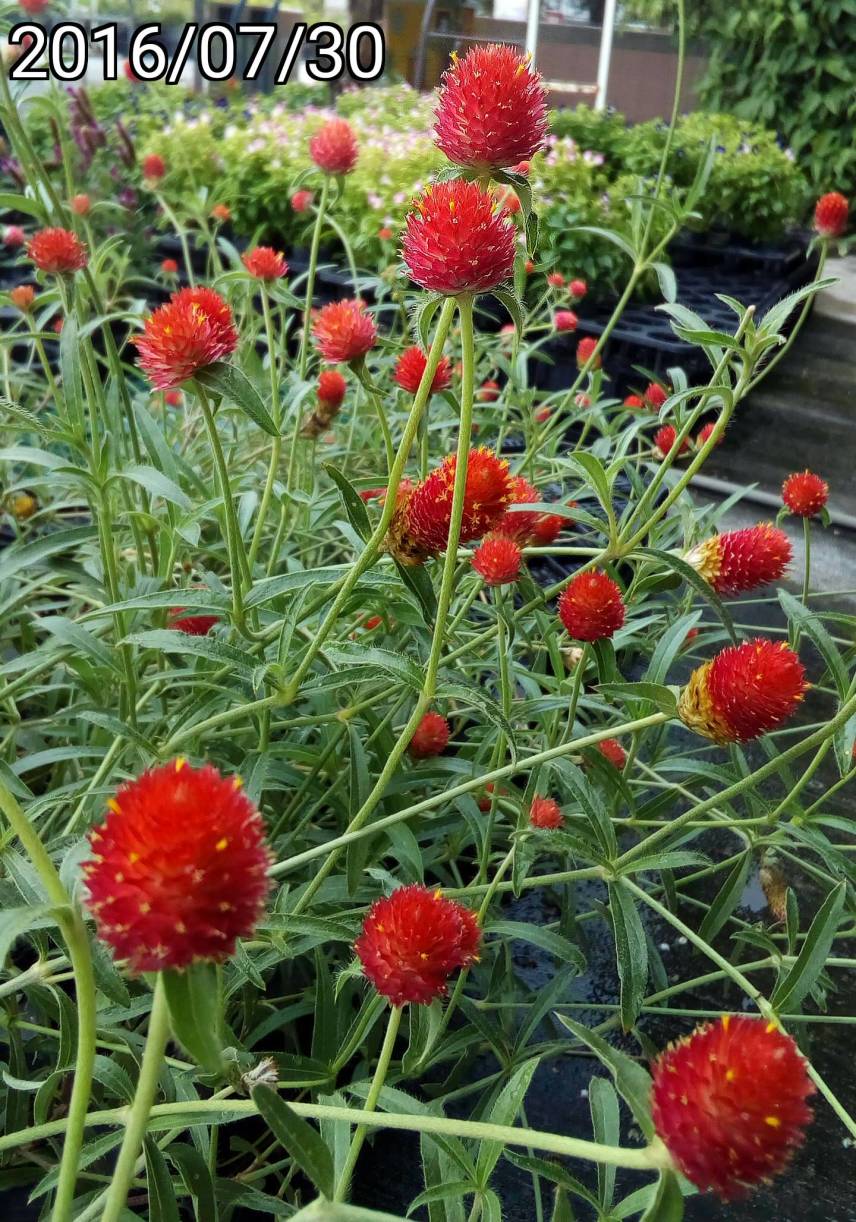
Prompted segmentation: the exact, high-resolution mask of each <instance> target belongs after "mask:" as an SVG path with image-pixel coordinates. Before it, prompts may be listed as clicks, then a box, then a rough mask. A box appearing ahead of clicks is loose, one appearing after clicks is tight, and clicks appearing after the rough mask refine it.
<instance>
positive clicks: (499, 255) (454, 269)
mask: <svg viewBox="0 0 856 1222" xmlns="http://www.w3.org/2000/svg"><path fill="white" fill-rule="evenodd" d="M514 251H515V228H514V225H513V224H512V222H511V221H510V220H509V219H508V216H507V215H506V214H505V213H504V212H503V211H502V210H501V209H499V208H497V205H496V200H495V199H494V198H493V196H492V195H490V194H489V193H488V192H487V191H483V190H482V189H481V187H480V186H479V185H478V183H475V182H466V181H465V180H464V179H462V178H456V179H454V180H453V181H451V182H440V183H435V184H434V185H433V186H431V187H429V188H428V189H427V191H425V193H424V194H423V195H422V197H421V198H420V199H418V200H417V201H416V205H415V208H414V210H413V212H410V213H408V216H407V224H406V227H405V230H404V238H403V240H402V256H403V258H404V263H405V265H406V267H407V271H408V273H409V275H410V278H411V280H413V281H415V282H416V284H418V285H420V286H421V287H422V288H424V289H427V290H428V291H429V292H431V293H443V294H445V295H447V296H453V295H454V294H456V293H486V292H488V290H490V289H492V288H496V286H497V285H498V284H502V282H503V281H504V280H508V279H509V277H510V276H511V273H512V271H513V270H514Z"/></svg>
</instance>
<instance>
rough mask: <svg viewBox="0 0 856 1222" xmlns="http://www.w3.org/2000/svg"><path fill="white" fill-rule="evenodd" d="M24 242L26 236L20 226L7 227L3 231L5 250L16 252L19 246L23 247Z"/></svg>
mask: <svg viewBox="0 0 856 1222" xmlns="http://www.w3.org/2000/svg"><path fill="white" fill-rule="evenodd" d="M26 240H27V235H26V234H25V233H24V231H23V229H22V228H21V226H20V225H7V226H6V228H5V229H4V230H3V245H4V246H5V247H6V249H7V250H17V248H18V247H19V246H23V245H24V243H25V242H26Z"/></svg>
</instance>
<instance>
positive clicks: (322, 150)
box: [309, 119, 359, 174]
mask: <svg viewBox="0 0 856 1222" xmlns="http://www.w3.org/2000/svg"><path fill="white" fill-rule="evenodd" d="M358 153H359V150H358V148H357V138H356V136H355V135H354V129H353V128H352V127H351V125H350V123H347V122H346V121H345V120H344V119H328V121H327V122H326V123H325V124H324V126H323V127H322V128H321V129H320V131H317V132H316V133H315V135H314V136H313V137H312V139H311V140H310V141H309V156H310V157H311V158H312V160H313V161H314V162H315V164H316V165H317V166H318V168H319V169H320V170H323V171H324V173H325V174H350V172H351V170H352V169H353V168H354V166H355V165H356V164H357V156H358Z"/></svg>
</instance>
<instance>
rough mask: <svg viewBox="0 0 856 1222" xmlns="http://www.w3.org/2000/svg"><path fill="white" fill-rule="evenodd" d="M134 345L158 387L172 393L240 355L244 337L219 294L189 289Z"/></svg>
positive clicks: (181, 292) (149, 324)
mask: <svg viewBox="0 0 856 1222" xmlns="http://www.w3.org/2000/svg"><path fill="white" fill-rule="evenodd" d="M133 343H135V344H136V345H137V349H138V351H139V354H140V366H141V367H142V369H143V371H144V372H145V374H146V376H147V377H148V379H149V381H150V382H151V383H152V385H153V386H155V387H157V389H158V390H171V389H172V387H173V386H178V385H179V383H181V382H186V381H187V379H188V378H192V377H193V375H194V374H195V373H198V372H199V370H200V369H205V368H206V366H208V365H213V364H214V362H215V361H221V360H223V358H224V357H227V356H229V355H230V353H232V352H234V351H235V348H236V347H237V346H238V333H237V331H236V330H235V327H234V325H233V323H232V311H231V310H230V309H229V307H228V306H227V304H226V302H225V301H224V300H223V298H222V297H221V296H220V294H219V293H215V292H214V290H213V289H209V288H204V287H203V288H195V289H192V288H185V289H179V290H178V292H177V293H173V295H172V296H171V297H170V299H169V301H168V302H167V303H166V305H162V306H160V307H159V308H158V309H157V310H155V312H154V313H153V314H150V315H149V317H148V318H147V319H146V321H145V326H144V328H143V334H142V335H140V336H137V337H136V338H135V339H134V340H133Z"/></svg>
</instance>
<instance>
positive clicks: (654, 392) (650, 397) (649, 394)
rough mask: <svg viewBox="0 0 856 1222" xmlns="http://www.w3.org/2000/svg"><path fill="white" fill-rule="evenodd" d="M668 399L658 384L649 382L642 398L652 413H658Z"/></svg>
mask: <svg viewBox="0 0 856 1222" xmlns="http://www.w3.org/2000/svg"><path fill="white" fill-rule="evenodd" d="M668 397H669V392H668V391H667V390H665V389H664V388H663V387H662V386H661V385H660V383H659V382H649V383H648V385H647V387H646V388H645V394H644V395H643V396H642V398H643V401H644V403H645V406H646V407H647V408H648V410H649V411H652V412H658V411H659V410H660V408H661V407H662V406H663V404H664V403H665V402H666V400H667V399H668Z"/></svg>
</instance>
